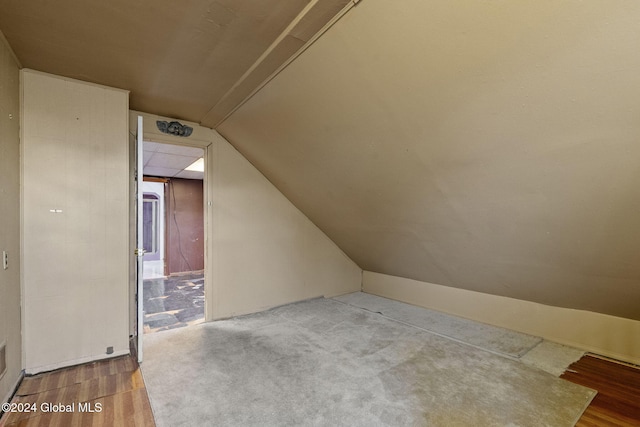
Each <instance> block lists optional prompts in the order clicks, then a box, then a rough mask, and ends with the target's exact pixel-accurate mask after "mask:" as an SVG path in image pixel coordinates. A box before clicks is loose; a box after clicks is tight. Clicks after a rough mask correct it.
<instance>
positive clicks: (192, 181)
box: [142, 141, 205, 334]
mask: <svg viewBox="0 0 640 427" xmlns="http://www.w3.org/2000/svg"><path fill="white" fill-rule="evenodd" d="M204 154H205V152H204V149H202V148H199V147H190V146H183V145H172V144H165V143H158V142H152V141H144V142H143V174H144V177H143V204H142V213H143V218H142V219H143V221H142V227H143V249H144V256H143V287H144V292H143V311H144V316H143V320H144V333H145V334H147V333H153V332H159V331H165V330H169V329H174V328H180V327H185V326H189V325H194V324H197V323H201V322H204V319H205V292H204V289H205V283H204V280H205V279H204V278H205V271H204V268H205V267H204V259H205V253H204V251H205V249H204V241H205V239H204V218H205V215H204Z"/></svg>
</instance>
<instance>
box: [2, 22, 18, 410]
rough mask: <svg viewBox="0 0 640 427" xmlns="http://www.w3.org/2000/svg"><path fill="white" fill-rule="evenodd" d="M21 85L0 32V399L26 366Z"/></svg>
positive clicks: (5, 394)
mask: <svg viewBox="0 0 640 427" xmlns="http://www.w3.org/2000/svg"><path fill="white" fill-rule="evenodd" d="M19 87H20V77H19V71H18V64H17V62H16V60H15V59H14V57H13V55H12V53H11V50H10V48H9V47H8V45H6V44H5V42H4V38H3V37H2V33H0V218H1V219H2V220H1V221H0V251H6V252H7V254H8V256H9V264H8V268H7V269H6V270H4V269H3V268H2V267H1V264H0V345H2V343H5V345H6V357H7V370H6V372H5V374H4V375H2V372H0V375H2V377H0V399H5V398H6V397H8V394H9V393H11V391H12V389H13V386H14V385H15V383H16V381H17V380H18V377H19V375H20V370H21V368H22V350H21V348H22V341H21V340H22V338H21V336H20V95H19V94H20V91H19ZM0 253H1V252H0ZM0 262H1V261H0Z"/></svg>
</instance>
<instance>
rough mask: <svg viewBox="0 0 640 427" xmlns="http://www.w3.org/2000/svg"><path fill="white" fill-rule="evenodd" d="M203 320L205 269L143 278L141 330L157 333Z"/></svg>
mask: <svg viewBox="0 0 640 427" xmlns="http://www.w3.org/2000/svg"><path fill="white" fill-rule="evenodd" d="M203 321H204V272H202V271H198V272H192V273H189V274H183V275H180V276H169V277H159V278H154V279H147V280H145V281H144V332H145V333H151V332H159V331H165V330H169V329H174V328H180V327H183V326H189V325H195V324H198V323H201V322H203Z"/></svg>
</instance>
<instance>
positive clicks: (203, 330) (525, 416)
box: [142, 299, 595, 427]
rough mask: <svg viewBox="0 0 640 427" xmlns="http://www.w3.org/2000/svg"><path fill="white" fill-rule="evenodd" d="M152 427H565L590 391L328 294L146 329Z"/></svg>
mask: <svg viewBox="0 0 640 427" xmlns="http://www.w3.org/2000/svg"><path fill="white" fill-rule="evenodd" d="M142 373H143V375H144V378H145V383H146V385H147V389H148V392H149V397H150V400H151V405H152V408H153V410H154V414H155V417H156V421H157V423H158V425H159V426H179V425H185V426H193V425H221V426H415V425H431V426H536V427H539V426H553V427H562V426H567V427H569V426H572V425H574V423H575V421H576V420H577V419H578V418H579V416H580V415H581V413H582V412H583V410H584V408H585V407H586V406H587V405H588V403H589V402H590V400H591V399H592V398H593V396H594V395H595V392H594V391H592V390H590V389H587V388H585V387H582V386H578V385H576V384H573V383H570V382H567V381H564V380H561V379H559V378H557V377H555V376H553V375H551V374H549V373H547V372H544V371H542V370H540V369H537V368H535V367H531V366H527V365H525V364H524V363H521V362H519V361H517V360H514V359H513V358H510V357H505V356H501V355H498V354H496V353H495V352H490V351H485V350H482V349H480V348H477V347H473V346H470V345H466V344H462V343H460V342H457V341H454V340H450V339H447V338H445V337H442V336H438V335H435V334H432V333H429V332H426V331H424V330H423V329H421V328H417V327H413V326H411V325H409V324H406V323H400V322H397V321H394V320H392V319H388V318H386V317H384V316H382V315H380V314H377V313H373V312H371V311H367V310H363V309H361V308H357V307H353V306H350V305H347V304H344V303H341V302H337V301H333V300H330V299H315V300H310V301H305V302H300V303H295V304H290V305H287V306H283V307H279V308H276V309H272V310H269V311H266V312H262V313H257V314H253V315H248V316H243V317H238V318H235V319H230V320H224V321H219V322H213V323H205V324H200V325H196V326H193V327H189V328H182V329H176V330H170V331H166V332H160V333H157V334H152V335H148V336H145V361H144V362H143V364H142Z"/></svg>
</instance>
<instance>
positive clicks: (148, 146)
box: [142, 141, 164, 153]
mask: <svg viewBox="0 0 640 427" xmlns="http://www.w3.org/2000/svg"><path fill="white" fill-rule="evenodd" d="M162 145H164V144H159V143H157V142H151V141H143V142H142V149H143V150H144V151H150V152H152V153H153V152H156V151H158V148H159V147H161V146H162Z"/></svg>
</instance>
